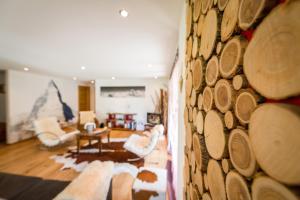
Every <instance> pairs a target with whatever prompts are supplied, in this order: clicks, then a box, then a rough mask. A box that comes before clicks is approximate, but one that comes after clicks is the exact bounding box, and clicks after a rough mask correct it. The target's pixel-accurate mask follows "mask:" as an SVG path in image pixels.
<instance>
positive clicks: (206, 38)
mask: <svg viewBox="0 0 300 200" xmlns="http://www.w3.org/2000/svg"><path fill="white" fill-rule="evenodd" d="M217 34H218V18H217V12H216V10H215V9H211V10H209V11H208V13H207V15H206V17H205V20H204V25H203V29H202V38H201V44H200V53H201V55H203V57H204V59H205V60H208V59H209V57H210V55H211V54H212V52H213V49H214V47H215V43H216V39H217Z"/></svg>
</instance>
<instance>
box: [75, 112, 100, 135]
mask: <svg viewBox="0 0 300 200" xmlns="http://www.w3.org/2000/svg"><path fill="white" fill-rule="evenodd" d="M86 123H95V124H96V127H97V128H99V121H98V119H97V118H96V114H95V113H94V112H93V111H80V112H79V125H78V129H79V130H81V131H82V130H84V125H85V124H86Z"/></svg>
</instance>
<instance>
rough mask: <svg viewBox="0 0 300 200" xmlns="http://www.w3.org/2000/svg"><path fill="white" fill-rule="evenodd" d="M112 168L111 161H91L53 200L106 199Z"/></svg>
mask: <svg viewBox="0 0 300 200" xmlns="http://www.w3.org/2000/svg"><path fill="white" fill-rule="evenodd" d="M113 170H114V163H113V162H110V161H109V162H100V161H94V162H92V163H91V164H89V165H88V166H87V167H86V168H85V169H84V171H83V172H82V173H81V174H80V175H79V176H78V177H77V178H76V179H74V180H73V181H72V182H71V183H70V185H68V186H67V187H66V188H65V189H64V190H63V191H62V192H61V193H59V194H58V195H57V196H56V197H55V199H54V200H106V198H107V193H108V191H109V187H110V182H111V179H112V176H113Z"/></svg>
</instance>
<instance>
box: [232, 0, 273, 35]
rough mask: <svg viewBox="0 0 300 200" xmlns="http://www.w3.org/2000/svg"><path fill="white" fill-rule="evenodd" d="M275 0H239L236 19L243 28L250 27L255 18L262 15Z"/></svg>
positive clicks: (270, 7)
mask: <svg viewBox="0 0 300 200" xmlns="http://www.w3.org/2000/svg"><path fill="white" fill-rule="evenodd" d="M276 3H277V1H276V0H260V1H253V0H241V3H240V9H239V15H238V21H239V26H240V28H241V29H243V30H247V29H248V28H250V27H251V26H252V25H253V24H254V23H255V22H256V21H257V20H259V19H261V18H262V17H264V16H265V15H266V14H267V13H268V12H269V11H270V10H271V9H272V8H273V7H274V6H275V5H276Z"/></svg>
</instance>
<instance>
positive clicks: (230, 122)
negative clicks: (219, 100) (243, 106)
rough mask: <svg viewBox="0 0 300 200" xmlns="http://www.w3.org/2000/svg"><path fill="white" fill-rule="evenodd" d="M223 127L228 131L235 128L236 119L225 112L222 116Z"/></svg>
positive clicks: (231, 114) (230, 113)
mask: <svg viewBox="0 0 300 200" xmlns="http://www.w3.org/2000/svg"><path fill="white" fill-rule="evenodd" d="M224 121H225V126H226V127H227V128H228V129H233V128H235V127H236V126H237V120H236V117H235V116H234V115H233V113H232V112H231V111H227V112H226V113H225V116H224Z"/></svg>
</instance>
